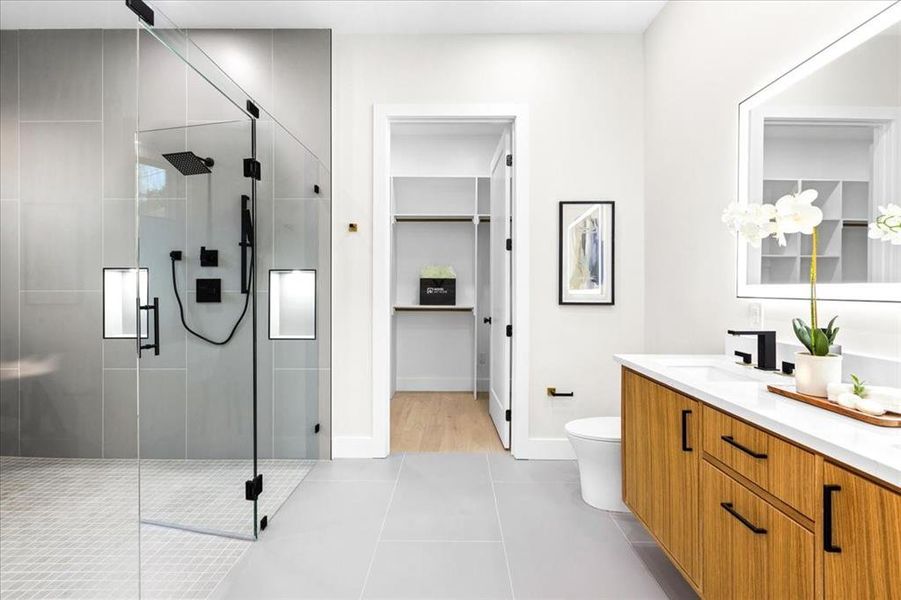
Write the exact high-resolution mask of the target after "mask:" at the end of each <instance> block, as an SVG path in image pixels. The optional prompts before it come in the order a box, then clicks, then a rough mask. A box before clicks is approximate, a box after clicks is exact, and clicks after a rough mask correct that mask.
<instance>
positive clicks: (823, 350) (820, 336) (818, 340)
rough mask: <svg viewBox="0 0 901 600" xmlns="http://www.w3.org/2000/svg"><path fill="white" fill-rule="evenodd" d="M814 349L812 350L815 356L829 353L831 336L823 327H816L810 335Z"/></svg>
mask: <svg viewBox="0 0 901 600" xmlns="http://www.w3.org/2000/svg"><path fill="white" fill-rule="evenodd" d="M810 338H811V339H810V341H811V346H812V349H811V351H810V353H811V354H813V355H814V356H826V355H827V354H829V338H827V337H826V334H825V333H824V332H823V330H822V329H814V330H813V331H811V336H810Z"/></svg>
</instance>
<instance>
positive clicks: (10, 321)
mask: <svg viewBox="0 0 901 600" xmlns="http://www.w3.org/2000/svg"><path fill="white" fill-rule="evenodd" d="M17 360H19V203H18V202H16V201H15V200H0V363H4V364H5V363H10V362H14V361H17Z"/></svg>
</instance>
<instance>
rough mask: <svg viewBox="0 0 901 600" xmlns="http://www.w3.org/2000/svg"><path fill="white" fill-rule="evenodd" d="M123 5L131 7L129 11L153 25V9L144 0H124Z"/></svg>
mask: <svg viewBox="0 0 901 600" xmlns="http://www.w3.org/2000/svg"><path fill="white" fill-rule="evenodd" d="M125 6H127V7H128V8H130V9H131V12H133V13H134V14H136V15H138V18H139V19H141V20H142V21H144V22H145V23H147V24H148V25H151V26H152V25H153V9H152V8H150V7H149V6H147V4H145V3H144V0H125Z"/></svg>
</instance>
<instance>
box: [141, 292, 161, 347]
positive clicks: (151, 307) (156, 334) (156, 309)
mask: <svg viewBox="0 0 901 600" xmlns="http://www.w3.org/2000/svg"><path fill="white" fill-rule="evenodd" d="M137 305H138V314H139V315H140V314H141V311H142V310H146V311H153V343H152V344H142V343H141V319H140V318H138V335H137V338H138V358H141V351H142V350H153V354H154V356H159V355H160V299H159V298H154V299H153V304H141V300H140V299H139V300H138V301H137Z"/></svg>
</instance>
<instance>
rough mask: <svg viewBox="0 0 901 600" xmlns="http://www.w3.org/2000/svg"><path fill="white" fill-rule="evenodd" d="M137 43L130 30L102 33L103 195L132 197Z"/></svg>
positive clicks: (133, 185) (136, 122) (136, 123)
mask: <svg viewBox="0 0 901 600" xmlns="http://www.w3.org/2000/svg"><path fill="white" fill-rule="evenodd" d="M136 49H137V40H136V32H135V31H131V30H106V31H104V32H103V196H104V197H105V198H133V197H134V193H135V129H137V127H138V117H137V93H138V91H137V88H138V81H137V69H138V64H137V53H136Z"/></svg>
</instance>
